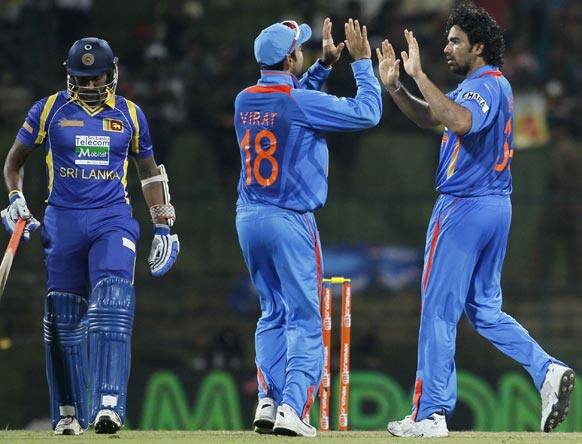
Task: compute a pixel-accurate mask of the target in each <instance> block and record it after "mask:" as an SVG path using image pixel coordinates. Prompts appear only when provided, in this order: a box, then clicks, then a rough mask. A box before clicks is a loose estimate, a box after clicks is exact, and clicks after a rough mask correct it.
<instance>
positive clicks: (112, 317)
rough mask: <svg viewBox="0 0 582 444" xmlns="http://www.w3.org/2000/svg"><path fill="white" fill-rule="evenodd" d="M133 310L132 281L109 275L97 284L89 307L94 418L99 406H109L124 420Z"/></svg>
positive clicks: (104, 407) (133, 291)
mask: <svg viewBox="0 0 582 444" xmlns="http://www.w3.org/2000/svg"><path fill="white" fill-rule="evenodd" d="M134 313H135V290H134V288H133V286H132V285H131V282H130V281H128V280H126V279H122V278H119V277H108V278H105V279H102V280H101V281H99V282H98V283H97V285H95V288H94V289H93V292H92V293H91V296H90V298H89V311H88V318H89V349H90V351H91V354H90V362H89V366H90V368H91V382H92V384H91V418H92V419H93V418H95V415H96V414H97V412H98V411H99V410H101V409H109V410H114V411H115V412H117V414H118V415H119V417H120V418H121V421H122V422H124V421H125V402H126V395H127V382H128V379H129V370H130V364H131V331H132V328H133V317H134Z"/></svg>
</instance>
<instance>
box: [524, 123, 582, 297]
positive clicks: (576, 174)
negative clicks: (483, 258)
mask: <svg viewBox="0 0 582 444" xmlns="http://www.w3.org/2000/svg"><path fill="white" fill-rule="evenodd" d="M550 123H551V130H552V140H551V142H550V144H549V159H548V160H549V175H548V184H547V196H546V199H547V200H546V202H547V203H546V207H545V208H544V213H543V216H542V223H541V226H540V232H539V234H538V239H537V246H538V254H537V268H536V269H535V271H536V277H537V278H536V279H535V281H536V282H538V283H540V284H541V285H542V286H543V287H544V288H548V286H552V284H553V283H555V282H556V281H557V279H558V280H560V281H564V282H567V285H568V289H571V290H573V289H578V290H579V289H580V288H582V286H581V284H582V175H581V174H580V171H582V146H581V144H580V140H579V139H577V138H578V137H579V136H580V128H579V127H578V125H577V124H576V123H575V121H574V120H572V119H566V118H553V119H551V121H550ZM562 253H563V256H564V260H565V264H564V265H562V261H561V260H560V257H561V256H562ZM559 270H565V271H566V275H565V276H556V272H558V271H559Z"/></svg>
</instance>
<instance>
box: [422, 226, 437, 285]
mask: <svg viewBox="0 0 582 444" xmlns="http://www.w3.org/2000/svg"><path fill="white" fill-rule="evenodd" d="M440 231H441V222H440V220H439V219H437V221H436V223H435V226H434V231H433V232H432V238H431V241H430V251H429V253H428V260H427V262H426V268H425V270H424V277H423V279H422V288H423V289H424V290H425V291H426V287H427V286H428V278H429V276H430V269H431V268H432V260H433V258H434V253H435V250H436V246H437V243H438V240H439V233H440Z"/></svg>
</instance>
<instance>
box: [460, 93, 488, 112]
mask: <svg viewBox="0 0 582 444" xmlns="http://www.w3.org/2000/svg"><path fill="white" fill-rule="evenodd" d="M463 99H465V100H474V101H475V102H477V104H478V105H479V106H480V107H481V111H483V112H484V113H486V112H487V111H489V105H487V102H486V101H485V99H484V98H483V97H481V94H479V93H478V92H475V91H469V92H466V93H465V94H463Z"/></svg>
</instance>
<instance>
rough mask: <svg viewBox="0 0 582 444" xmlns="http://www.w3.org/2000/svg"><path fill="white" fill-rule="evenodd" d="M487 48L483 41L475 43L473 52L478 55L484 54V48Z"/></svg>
mask: <svg viewBox="0 0 582 444" xmlns="http://www.w3.org/2000/svg"><path fill="white" fill-rule="evenodd" d="M484 49H485V45H484V44H483V43H475V44H474V45H473V52H474V53H475V55H476V56H482V55H483V50H484Z"/></svg>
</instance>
